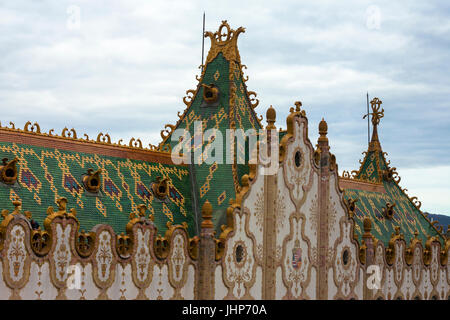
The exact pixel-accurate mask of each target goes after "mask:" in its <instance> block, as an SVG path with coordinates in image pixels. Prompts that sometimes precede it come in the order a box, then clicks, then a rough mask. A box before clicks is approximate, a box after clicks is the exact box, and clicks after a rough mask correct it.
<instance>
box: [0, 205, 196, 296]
mask: <svg viewBox="0 0 450 320" xmlns="http://www.w3.org/2000/svg"><path fill="white" fill-rule="evenodd" d="M13 204H14V207H15V208H14V210H13V211H12V212H10V211H9V210H6V209H5V210H3V211H2V217H3V221H2V222H1V223H0V235H1V237H0V258H1V260H2V263H3V275H4V277H5V281H6V284H7V286H8V288H10V290H11V291H10V293H9V294H10V296H9V298H11V299H21V298H25V299H29V298H31V299H34V298H42V295H45V296H46V297H47V299H73V298H74V297H78V298H81V299H83V298H86V297H85V295H88V296H90V297H91V298H90V299H94V298H98V299H109V298H114V297H115V299H119V298H121V297H120V295H122V298H127V299H131V298H138V299H146V298H149V297H150V296H151V295H152V294H153V291H152V290H150V287H152V288H155V290H159V293H157V292H155V293H156V294H157V296H158V295H160V296H161V295H163V292H165V293H164V294H165V295H166V296H165V299H169V298H174V299H182V298H184V299H193V298H194V297H195V295H194V291H193V290H191V292H190V291H189V290H187V291H184V292H185V293H183V291H182V288H184V287H185V286H186V285H187V284H189V287H190V288H194V287H195V277H194V271H195V265H196V260H195V256H196V252H197V248H196V244H197V243H198V239H197V238H193V239H189V237H188V234H187V231H186V229H187V225H186V224H185V225H176V226H175V225H169V226H168V230H167V232H166V234H165V236H164V243H165V251H166V252H167V254H166V255H165V257H164V259H161V255H158V254H157V250H156V249H157V245H155V243H156V242H157V240H158V238H157V237H156V231H157V230H156V228H155V227H154V225H153V224H152V222H151V219H148V218H147V217H146V208H145V206H143V205H141V206H138V208H137V212H135V213H132V214H130V221H129V223H128V225H127V234H126V236H125V235H123V234H122V235H116V234H115V233H114V231H113V230H112V228H111V227H110V226H107V225H97V226H96V227H94V228H93V229H92V230H91V231H90V232H85V231H84V230H83V231H81V232H79V231H78V228H79V223H78V219H77V214H76V211H75V210H74V209H71V210H69V209H68V208H67V199H65V198H59V199H58V200H57V208H56V209H54V208H53V207H49V208H48V210H47V214H48V215H47V217H46V219H45V221H44V230H41V229H40V228H37V229H33V228H32V225H31V223H30V219H31V218H32V215H31V213H30V212H28V211H26V212H22V211H21V202H20V201H14V202H13ZM44 266H46V267H45V268H44V269H42V268H43V267H44ZM127 266H128V267H127ZM130 266H131V268H130ZM37 270H40V271H39V274H38V273H37V272H38V271H37ZM77 270H78V271H77ZM73 272H75V273H73ZM116 274H117V276H116ZM78 276H80V277H81V282H77V281H78V280H76V281H75V280H74V281H75V283H72V282H71V281H72V280H73V279H75V278H76V277H78ZM160 276H165V277H167V279H168V281H169V282H164V281H163V282H161V280H159V279H158V277H160ZM125 279H128V280H125ZM130 281H132V282H131V283H130ZM43 283H46V285H45V286H44V287H43V285H42V284H43ZM121 283H122V284H121ZM73 286H75V287H80V288H79V290H78V289H76V288H75V289H74V288H73ZM113 287H114V288H116V289H111V288H113ZM120 288H123V289H120ZM126 288H128V289H127V290H131V291H133V290H135V292H136V294H137V296H136V295H134V296H130V294H133V293H132V292H131V293H128V297H125V296H124V295H127V293H126V290H125V289H126ZM133 288H135V289H133ZM158 288H159V289H158ZM8 290H9V289H8ZM120 290H122V291H120ZM121 292H122V293H121ZM5 294H7V292H3V293H0V295H2V297H3V296H4V295H5ZM52 295H53V296H52ZM117 295H119V296H117ZM157 296H155V297H153V298H154V299H156V298H157Z"/></svg>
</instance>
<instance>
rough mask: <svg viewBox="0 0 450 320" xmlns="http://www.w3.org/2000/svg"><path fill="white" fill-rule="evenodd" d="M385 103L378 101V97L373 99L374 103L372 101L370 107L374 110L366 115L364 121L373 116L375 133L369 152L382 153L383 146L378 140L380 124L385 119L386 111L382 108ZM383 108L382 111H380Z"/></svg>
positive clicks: (373, 133)
mask: <svg viewBox="0 0 450 320" xmlns="http://www.w3.org/2000/svg"><path fill="white" fill-rule="evenodd" d="M382 103H383V101H381V100H380V99H378V98H377V97H375V98H373V99H372V101H370V106H371V108H372V112H370V113H368V114H366V115H364V117H363V119H365V118H366V117H367V116H369V115H371V116H372V125H373V131H372V139H371V141H370V143H369V151H381V145H380V141H379V140H378V130H377V128H378V125H379V124H380V119H381V118H383V117H384V109H383V108H381V104H382ZM380 108H381V111H380Z"/></svg>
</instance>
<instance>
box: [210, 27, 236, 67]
mask: <svg viewBox="0 0 450 320" xmlns="http://www.w3.org/2000/svg"><path fill="white" fill-rule="evenodd" d="M224 29H225V30H224ZM242 32H245V29H244V28H243V27H239V28H237V29H236V30H234V29H231V28H230V25H229V24H228V22H227V20H224V21H222V24H221V25H220V27H219V29H218V30H217V31H216V32H214V33H212V32H210V31H206V32H205V38H206V37H209V38H210V40H211V49H210V50H209V53H208V56H207V58H206V63H205V64H207V63H209V62H211V61H212V60H213V59H214V58H215V57H216V56H217V55H218V54H219V53H220V52H222V54H223V56H224V57H225V59H227V60H228V61H237V62H239V63H240V62H241V58H240V56H239V51H238V49H237V39H238V37H239V34H240V33H242Z"/></svg>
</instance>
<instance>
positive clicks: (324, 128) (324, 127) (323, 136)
mask: <svg viewBox="0 0 450 320" xmlns="http://www.w3.org/2000/svg"><path fill="white" fill-rule="evenodd" d="M327 133H328V124H327V122H326V121H325V120H324V118H322V121H320V123H319V134H320V137H319V140H318V142H328V138H327Z"/></svg>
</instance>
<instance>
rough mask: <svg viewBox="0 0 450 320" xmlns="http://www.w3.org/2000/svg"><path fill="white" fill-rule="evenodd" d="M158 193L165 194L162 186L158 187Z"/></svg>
mask: <svg viewBox="0 0 450 320" xmlns="http://www.w3.org/2000/svg"><path fill="white" fill-rule="evenodd" d="M158 191H159V192H160V193H165V192H166V188H165V187H164V186H159V188H158Z"/></svg>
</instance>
